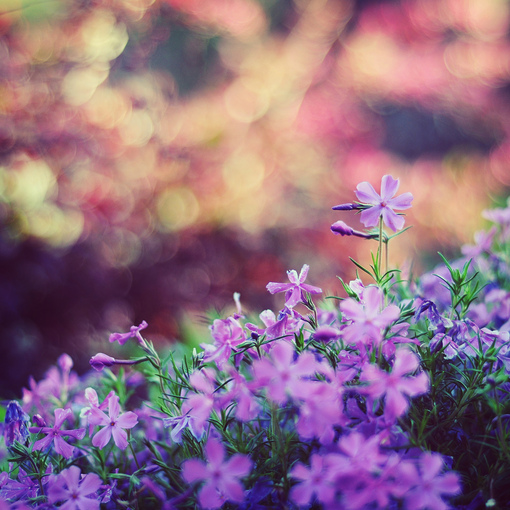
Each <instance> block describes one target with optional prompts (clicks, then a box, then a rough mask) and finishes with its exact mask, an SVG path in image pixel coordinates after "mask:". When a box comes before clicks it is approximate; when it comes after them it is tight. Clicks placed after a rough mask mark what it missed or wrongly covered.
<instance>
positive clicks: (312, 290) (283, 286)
mask: <svg viewBox="0 0 510 510" xmlns="http://www.w3.org/2000/svg"><path fill="white" fill-rule="evenodd" d="M309 269H310V267H309V266H308V264H304V265H303V267H302V268H301V271H300V273H299V276H298V274H297V271H295V270H294V269H292V270H291V271H287V276H288V278H289V281H290V283H275V282H270V283H268V284H267V286H266V288H267V290H268V291H269V292H270V293H271V294H276V293H278V292H285V306H287V307H289V308H292V307H294V306H296V305H297V304H298V303H299V302H300V301H304V299H305V298H304V293H305V292H308V293H309V294H321V293H322V289H320V288H319V287H315V286H313V285H308V284H307V283H305V280H306V277H307V276H308V270H309Z"/></svg>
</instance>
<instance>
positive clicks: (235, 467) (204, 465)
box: [182, 438, 252, 508]
mask: <svg viewBox="0 0 510 510" xmlns="http://www.w3.org/2000/svg"><path fill="white" fill-rule="evenodd" d="M204 450H205V457H206V460H207V462H204V461H202V460H199V459H190V460H186V461H185V462H184V463H183V465H182V477H183V479H184V480H185V481H186V482H187V483H193V482H196V481H205V484H204V486H203V487H202V488H201V489H200V491H199V493H198V500H199V502H200V505H201V506H202V507H204V508H220V507H221V506H222V505H223V504H224V503H225V502H226V501H232V502H234V503H240V502H241V501H242V500H243V499H244V491H243V486H242V485H241V482H240V481H239V480H240V478H243V477H245V476H247V475H248V474H249V473H250V471H251V467H252V462H251V460H250V459H249V458H248V457H247V456H246V455H241V454H236V455H233V456H232V457H231V458H230V459H228V460H226V461H225V447H224V446H223V444H222V443H221V442H220V441H218V440H217V439H215V438H209V440H208V441H207V444H206V445H205V447H204Z"/></svg>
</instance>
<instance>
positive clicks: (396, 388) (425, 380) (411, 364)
mask: <svg viewBox="0 0 510 510" xmlns="http://www.w3.org/2000/svg"><path fill="white" fill-rule="evenodd" d="M419 365H420V361H419V359H418V356H417V355H416V354H414V352H412V351H410V350H409V349H407V348H401V349H397V351H396V352H395V361H394V363H393V368H392V370H391V372H390V373H388V372H385V371H384V370H382V369H380V368H379V367H378V366H377V365H372V364H367V365H366V366H365V367H364V369H363V371H362V373H361V376H360V381H365V382H368V383H369V386H368V387H367V388H366V389H365V392H366V393H367V394H369V395H371V396H372V397H375V398H380V397H382V396H383V395H386V406H385V414H386V415H387V416H390V417H394V418H396V417H399V416H402V415H403V414H404V413H405V412H406V410H407V408H408V407H409V402H408V401H407V399H406V396H409V397H415V396H417V395H421V394H423V393H426V392H427V391H428V389H429V377H428V375H427V374H426V373H425V372H421V373H419V374H418V375H416V376H412V375H410V374H412V373H414V372H415V371H416V370H417V368H418V367H419Z"/></svg>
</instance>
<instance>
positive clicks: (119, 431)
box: [89, 395, 138, 450]
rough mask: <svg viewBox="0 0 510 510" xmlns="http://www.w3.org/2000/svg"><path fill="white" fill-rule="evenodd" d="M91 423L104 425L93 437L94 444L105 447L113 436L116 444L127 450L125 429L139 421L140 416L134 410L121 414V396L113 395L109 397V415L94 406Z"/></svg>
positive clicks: (101, 447) (90, 418) (90, 417)
mask: <svg viewBox="0 0 510 510" xmlns="http://www.w3.org/2000/svg"><path fill="white" fill-rule="evenodd" d="M89 423H91V424H92V425H100V426H102V427H103V428H102V429H101V430H99V431H98V432H96V434H95V436H94V437H93V438H92V444H93V445H94V446H96V447H97V448H100V449H103V448H104V447H105V446H106V445H107V444H108V442H109V441H110V439H111V437H112V436H113V441H114V442H115V445H116V446H117V447H118V448H120V449H121V450H125V449H126V448H127V446H128V441H127V433H126V430H125V429H131V428H133V427H134V426H135V425H136V424H137V423H138V417H137V416H136V414H135V413H133V412H132V411H128V412H126V413H122V414H120V405H119V397H118V396H117V395H112V396H111V397H110V398H109V399H108V416H107V415H106V413H104V412H103V411H101V410H100V409H99V408H98V407H92V408H91V411H90V416H89Z"/></svg>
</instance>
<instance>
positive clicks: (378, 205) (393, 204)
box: [356, 175, 413, 232]
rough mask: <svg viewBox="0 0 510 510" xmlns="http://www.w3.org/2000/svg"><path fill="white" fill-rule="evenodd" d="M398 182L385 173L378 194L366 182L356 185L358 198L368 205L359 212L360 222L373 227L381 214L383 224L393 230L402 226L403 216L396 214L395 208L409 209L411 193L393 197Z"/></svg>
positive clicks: (411, 199)
mask: <svg viewBox="0 0 510 510" xmlns="http://www.w3.org/2000/svg"><path fill="white" fill-rule="evenodd" d="M399 184H400V183H399V180H398V179H393V177H392V176H391V175H385V176H384V177H383V178H382V182H381V194H380V195H379V193H377V192H376V191H375V189H374V188H373V186H372V185H371V184H370V183H368V182H360V183H359V184H358V185H357V186H356V196H357V197H358V200H359V201H360V202H363V203H364V204H367V205H369V206H370V207H368V208H367V209H365V210H364V211H363V212H362V213H361V217H360V219H361V223H363V225H365V227H375V226H376V225H377V224H378V222H379V218H380V217H381V216H382V219H383V221H384V223H385V225H387V226H388V227H389V228H391V230H393V232H396V231H397V230H401V229H402V228H403V227H404V223H405V220H404V218H403V217H402V216H400V215H398V214H397V213H396V212H395V210H397V211H400V210H403V209H409V208H410V207H411V202H412V201H413V195H412V194H411V193H409V192H407V193H403V194H402V195H400V196H398V197H395V198H393V197H394V196H395V193H396V192H397V190H398V187H399Z"/></svg>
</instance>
